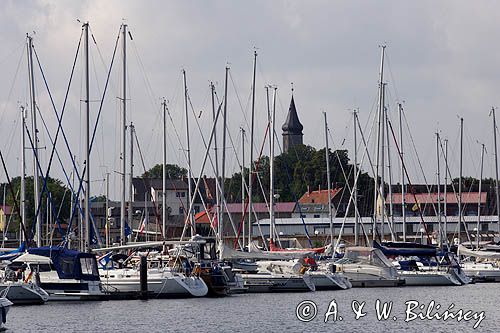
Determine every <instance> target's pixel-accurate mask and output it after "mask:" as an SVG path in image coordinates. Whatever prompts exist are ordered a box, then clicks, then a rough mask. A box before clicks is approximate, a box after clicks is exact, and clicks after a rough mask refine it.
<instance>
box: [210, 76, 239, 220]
mask: <svg viewBox="0 0 500 333" xmlns="http://www.w3.org/2000/svg"><path fill="white" fill-rule="evenodd" d="M210 90H211V92H212V121H213V122H214V123H215V86H214V84H213V82H210ZM214 155H215V179H216V181H217V182H219V186H220V179H219V154H218V152H217V131H215V132H214ZM215 202H216V204H215V208H216V209H215V219H216V221H217V226H218V225H219V221H220V216H221V214H220V213H221V204H220V193H219V190H218V189H217V188H216V189H215ZM243 230H244V229H243Z"/></svg>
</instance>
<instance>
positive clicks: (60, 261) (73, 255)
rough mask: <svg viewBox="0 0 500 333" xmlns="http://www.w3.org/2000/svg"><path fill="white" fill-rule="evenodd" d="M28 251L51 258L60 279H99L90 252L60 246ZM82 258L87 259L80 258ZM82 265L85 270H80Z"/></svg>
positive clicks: (95, 264) (94, 261)
mask: <svg viewBox="0 0 500 333" xmlns="http://www.w3.org/2000/svg"><path fill="white" fill-rule="evenodd" d="M28 253H30V254H35V255H39V256H44V257H49V258H50V259H52V263H53V264H54V266H55V268H56V270H57V274H58V275H59V278H61V279H76V280H87V281H99V274H98V271H97V261H96V258H95V256H94V255H93V254H91V253H85V252H80V251H75V250H69V249H67V248H65V247H61V246H42V247H37V248H31V249H29V250H28ZM83 258H86V259H88V260H81V259H83ZM89 264H90V265H89ZM82 265H84V266H85V267H86V272H82Z"/></svg>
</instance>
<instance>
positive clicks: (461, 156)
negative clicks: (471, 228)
mask: <svg viewBox="0 0 500 333" xmlns="http://www.w3.org/2000/svg"><path fill="white" fill-rule="evenodd" d="M463 141H464V118H460V176H459V182H458V241H459V242H461V238H462V167H463V150H464V149H463Z"/></svg>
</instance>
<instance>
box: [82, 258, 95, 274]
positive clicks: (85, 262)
mask: <svg viewBox="0 0 500 333" xmlns="http://www.w3.org/2000/svg"><path fill="white" fill-rule="evenodd" d="M80 267H81V269H82V274H85V275H96V276H97V275H98V272H97V267H96V263H95V260H94V258H80Z"/></svg>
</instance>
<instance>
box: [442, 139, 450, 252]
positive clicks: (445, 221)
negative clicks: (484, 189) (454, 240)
mask: <svg viewBox="0 0 500 333" xmlns="http://www.w3.org/2000/svg"><path fill="white" fill-rule="evenodd" d="M444 170H445V173H444V232H443V234H444V239H445V244H446V249H447V250H449V246H448V139H445V140H444Z"/></svg>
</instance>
